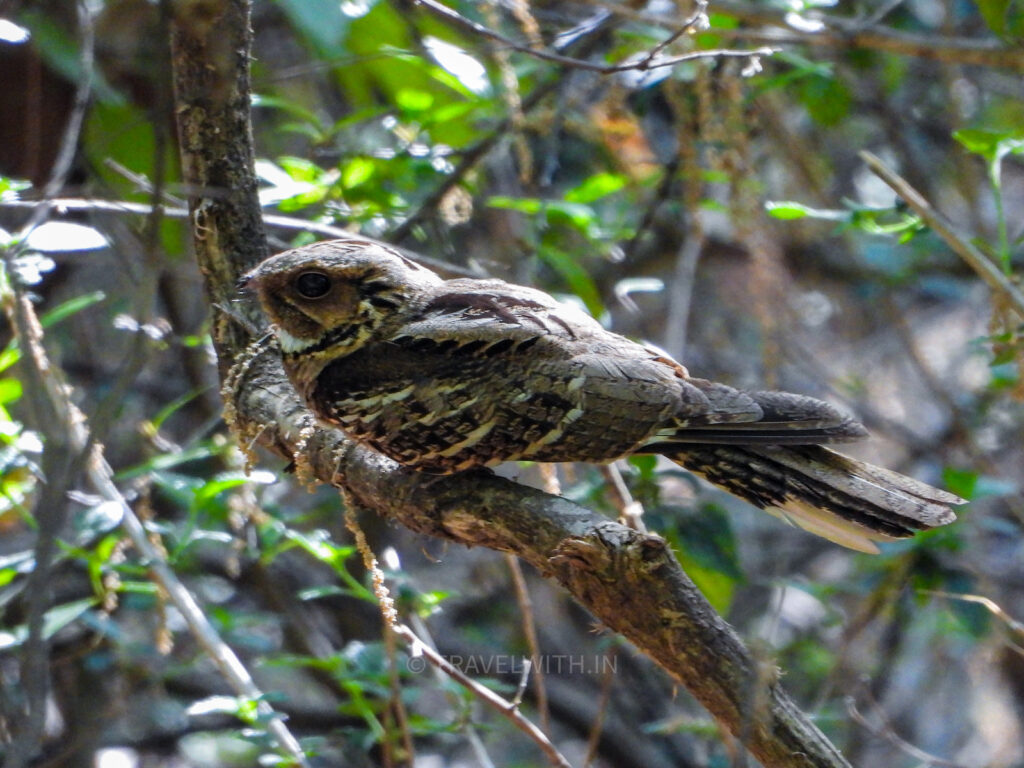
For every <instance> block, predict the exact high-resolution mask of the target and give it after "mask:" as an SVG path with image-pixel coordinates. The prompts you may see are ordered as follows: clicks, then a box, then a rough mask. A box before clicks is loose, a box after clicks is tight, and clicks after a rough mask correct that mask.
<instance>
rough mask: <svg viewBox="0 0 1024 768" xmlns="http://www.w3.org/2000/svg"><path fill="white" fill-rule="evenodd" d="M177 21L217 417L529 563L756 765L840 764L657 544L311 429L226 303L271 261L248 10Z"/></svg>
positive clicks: (547, 500) (413, 524) (411, 514)
mask: <svg viewBox="0 0 1024 768" xmlns="http://www.w3.org/2000/svg"><path fill="white" fill-rule="evenodd" d="M173 26H174V29H173V57H174V76H175V90H176V97H175V98H176V105H175V106H176V113H177V116H178V129H179V134H180V142H181V152H182V165H183V168H184V175H185V180H186V182H187V183H188V184H189V186H190V188H191V189H192V190H193V196H192V197H191V198H190V201H189V205H190V211H191V215H192V228H193V237H194V247H195V251H196V258H197V259H198V262H199V266H200V268H201V270H202V273H203V275H204V277H205V279H206V289H207V293H208V296H209V298H210V301H211V305H212V307H213V312H214V313H215V324H214V341H215V345H216V348H217V354H218V360H219V367H220V370H221V373H222V376H223V377H225V378H226V379H227V386H226V387H225V397H226V400H227V402H226V409H227V410H226V413H227V414H228V415H229V417H230V418H232V419H234V421H235V424H236V426H237V427H238V429H239V431H240V433H241V435H242V440H243V444H245V443H248V442H249V441H253V440H255V441H258V442H259V443H260V444H262V445H263V446H265V447H266V448H268V449H270V450H271V451H273V452H274V453H276V454H278V455H279V456H282V457H284V458H286V459H288V460H289V461H294V462H295V463H296V465H297V466H298V467H299V468H300V470H301V471H302V473H308V474H309V475H310V477H311V478H312V479H315V480H316V481H318V482H323V483H331V484H334V485H338V486H343V487H344V488H346V489H347V490H348V492H349V493H351V494H352V496H353V497H354V499H355V500H357V501H358V502H359V503H360V504H363V505H365V506H366V507H368V508H370V509H373V510H376V511H377V512H378V513H380V514H383V515H387V516H389V517H390V518H392V519H394V520H397V521H399V522H401V523H403V524H404V525H406V526H407V527H409V528H411V529H413V530H415V531H419V532H422V533H426V534H429V535H431V536H437V537H441V538H445V539H448V540H451V541H455V542H459V543H462V544H465V545H467V546H486V547H489V548H492V549H497V550H502V551H506V552H512V553H514V554H516V555H518V556H519V557H521V558H522V559H524V560H526V561H527V562H529V563H531V564H532V565H533V566H534V567H535V568H537V569H538V570H539V571H540V572H541V573H542V574H544V575H545V576H547V577H549V578H553V579H555V580H557V581H558V582H559V583H560V584H562V585H563V586H564V587H565V588H566V589H567V590H568V591H569V592H570V593H571V594H572V595H573V596H574V597H575V598H576V600H578V601H579V602H580V603H581V604H582V605H583V606H585V607H586V608H587V609H588V610H589V611H590V612H591V613H593V615H594V616H596V617H598V618H599V619H600V620H601V621H602V622H604V623H605V624H606V625H607V626H608V627H610V628H611V629H613V630H615V631H617V632H620V633H621V634H622V635H623V636H625V637H626V638H627V639H629V640H630V641H631V642H632V643H633V644H634V645H635V646H636V647H637V648H639V649H640V650H641V651H643V652H644V653H646V654H647V655H648V656H650V657H651V658H652V659H654V660H655V661H656V662H657V663H658V664H659V665H661V666H662V667H663V668H664V669H665V671H666V672H668V673H669V674H670V675H671V676H672V677H673V678H674V679H676V680H678V681H679V682H680V683H681V684H682V685H683V686H685V687H686V689H687V690H688V691H689V692H690V693H691V694H692V695H693V696H694V697H695V698H696V699H697V700H698V701H700V702H701V704H703V705H704V706H705V707H706V708H707V710H708V711H709V712H710V713H711V714H712V715H713V716H714V717H715V718H716V720H717V721H718V722H719V723H720V724H721V726H722V727H723V728H724V729H726V730H728V731H729V732H730V733H732V734H733V735H734V736H735V737H736V738H737V739H739V740H741V741H742V742H743V743H744V744H745V745H746V747H747V748H748V749H749V750H750V752H751V753H752V754H753V755H754V756H755V757H756V758H757V759H758V760H760V761H761V763H762V764H764V765H765V766H772V767H773V768H774V767H775V766H778V767H779V768H790V767H793V768H796V767H797V766H799V767H800V768H807V767H809V766H814V767H816V768H839V767H840V766H848V763H847V762H846V761H845V760H844V758H843V757H842V755H841V754H840V753H839V752H838V750H836V748H835V747H834V746H833V745H832V744H831V743H830V742H829V741H828V739H826V738H825V736H824V735H823V734H822V733H821V732H820V731H819V730H818V729H817V728H816V727H815V726H814V724H813V723H811V722H810V720H809V719H808V718H807V717H806V716H805V715H804V714H803V713H802V712H801V711H800V710H799V709H798V708H797V707H796V705H795V704H794V703H793V702H792V700H791V699H790V698H789V696H788V695H787V694H786V693H785V691H784V690H783V689H782V687H781V686H780V684H779V683H778V680H777V679H776V675H775V671H774V670H770V671H768V672H765V671H764V670H763V669H760V668H759V666H758V664H757V663H756V662H755V661H754V660H753V659H752V657H751V655H750V654H749V652H748V651H747V650H746V649H745V648H744V646H743V644H742V642H741V640H740V639H739V637H738V636H737V635H736V633H735V632H734V631H733V630H732V629H731V628H730V627H729V626H728V625H727V624H726V623H725V621H724V620H723V619H722V618H721V617H719V616H718V615H717V614H716V613H715V612H714V610H713V609H712V608H711V606H710V605H709V604H708V602H707V601H706V600H705V599H704V597H703V596H702V595H701V593H700V592H699V590H698V589H697V588H696V587H695V586H694V584H693V582H692V581H690V579H689V578H688V577H687V576H686V574H685V573H684V572H683V571H682V569H681V568H680V567H679V564H678V563H677V562H676V560H675V558H674V557H673V556H672V554H671V552H670V551H669V549H668V547H667V546H666V544H665V542H664V541H663V540H662V539H661V538H659V537H657V536H651V535H646V534H641V533H638V532H636V531H633V530H631V529H629V528H627V527H625V526H622V525H619V524H618V523H615V522H613V521H610V520H608V519H607V518H605V517H603V516H601V515H598V514H596V513H593V512H591V511H589V510H587V509H584V508H582V507H580V506H578V505H576V504H573V503H571V502H569V501H567V500H565V499H561V498H558V497H555V496H551V495H548V494H545V493H542V492H540V491H536V490H532V489H529V488H525V487H522V486H519V485H516V484H515V483H512V482H509V481H506V480H502V479H500V478H497V477H493V476H489V475H483V474H473V475H464V476H455V477H448V478H444V479H441V480H438V479H436V478H429V481H427V482H425V480H427V478H424V477H423V476H421V475H418V474H416V473H415V472H411V471H408V470H405V469H403V468H401V467H399V466H398V465H397V464H395V463H394V462H391V461H389V460H388V459H385V458H383V457H382V456H379V455H377V454H375V453H373V452H371V451H368V450H366V449H363V448H361V447H360V446H358V445H355V444H354V443H352V442H351V441H349V440H347V439H346V438H345V437H344V436H343V435H342V434H341V433H339V432H333V431H330V430H324V429H322V428H319V427H316V426H315V425H314V422H313V420H312V418H311V416H310V414H309V413H308V412H307V411H306V410H305V408H304V407H303V406H302V404H301V403H300V402H299V400H298V398H297V396H296V395H295V393H294V391H293V390H292V388H291V386H290V385H289V384H288V381H287V379H286V378H285V376H284V373H283V371H282V369H281V365H280V361H279V359H278V358H277V356H276V354H275V353H273V352H272V351H270V350H268V349H266V348H259V347H256V348H251V347H250V348H249V351H247V346H248V345H249V344H250V342H251V340H252V337H251V335H250V334H249V332H248V331H247V330H246V329H245V327H243V324H240V323H238V322H236V321H235V320H233V318H232V315H233V314H235V312H234V311H232V312H225V311H224V308H226V307H229V306H230V307H237V306H238V305H237V304H236V303H235V302H234V299H235V298H236V296H235V289H234V285H235V280H236V278H237V276H238V275H239V274H241V273H242V272H243V271H244V270H245V269H247V268H248V267H250V266H252V265H253V264H254V263H256V262H257V261H259V260H260V259H261V258H263V257H264V256H265V255H266V240H265V236H264V234H263V229H262V223H261V220H260V208H259V202H258V199H257V195H256V180H255V176H254V171H253V146H252V136H251V129H250V124H249V95H250V94H249V79H248V78H249V75H248V64H249V49H250V44H251V33H250V29H249V3H248V2H247V0H190V1H187V2H182V3H177V4H175V20H174V25H173ZM241 311H244V308H243V310H241ZM256 322H259V321H256ZM254 349H255V351H253V350H254ZM232 366H234V370H233V371H231V369H232ZM229 371H230V373H229Z"/></svg>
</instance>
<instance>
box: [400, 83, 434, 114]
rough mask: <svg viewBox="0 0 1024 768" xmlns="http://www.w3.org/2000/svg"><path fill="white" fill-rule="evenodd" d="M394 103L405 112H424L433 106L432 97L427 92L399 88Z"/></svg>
mask: <svg viewBox="0 0 1024 768" xmlns="http://www.w3.org/2000/svg"><path fill="white" fill-rule="evenodd" d="M395 103H396V104H397V105H398V106H399V108H401V109H403V110H405V111H406V112H426V111H427V110H428V109H430V108H431V107H432V106H433V105H434V95H433V94H432V93H430V92H429V91H420V90H417V89H414V88H400V89H399V90H398V92H397V93H396V94H395Z"/></svg>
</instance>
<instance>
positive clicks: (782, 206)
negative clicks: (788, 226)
mask: <svg viewBox="0 0 1024 768" xmlns="http://www.w3.org/2000/svg"><path fill="white" fill-rule="evenodd" d="M764 208H765V211H767V212H768V215H769V216H771V217H772V218H773V219H782V220H783V221H788V220H792V219H803V218H808V219H821V220H823V221H849V220H850V212H849V211H838V210H830V209H826V208H811V207H810V206H807V205H804V204H803V203H797V202H794V201H792V200H769V201H768V202H766V203H765V204H764Z"/></svg>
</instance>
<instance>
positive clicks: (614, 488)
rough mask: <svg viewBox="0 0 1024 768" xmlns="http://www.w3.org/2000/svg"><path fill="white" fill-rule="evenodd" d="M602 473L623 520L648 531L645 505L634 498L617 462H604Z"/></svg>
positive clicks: (634, 528)
mask: <svg viewBox="0 0 1024 768" xmlns="http://www.w3.org/2000/svg"><path fill="white" fill-rule="evenodd" d="M601 474H602V475H604V479H605V482H606V483H608V487H609V488H610V489H611V492H612V501H613V502H614V503H615V508H616V509H618V510H619V517H620V518H621V520H622V521H623V522H624V523H625V524H626V525H628V526H629V527H630V528H632V529H633V530H634V531H639V532H640V533H647V526H645V525H644V505H643V504H641V503H640V502H639V501H637V500H636V499H634V498H633V494H631V493H630V492H629V488H628V487H627V486H626V481H625V480H623V479H622V473H621V472H620V471H619V468H618V467H617V466H615V464H602V465H601Z"/></svg>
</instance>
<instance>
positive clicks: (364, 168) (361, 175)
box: [341, 157, 377, 189]
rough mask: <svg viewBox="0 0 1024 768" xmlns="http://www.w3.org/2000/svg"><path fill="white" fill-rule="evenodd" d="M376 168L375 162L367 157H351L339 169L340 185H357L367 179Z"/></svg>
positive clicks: (348, 186) (349, 186) (347, 186)
mask: <svg viewBox="0 0 1024 768" xmlns="http://www.w3.org/2000/svg"><path fill="white" fill-rule="evenodd" d="M376 170H377V166H376V164H375V163H374V162H373V160H372V159H370V158H368V157H353V158H352V159H351V160H349V161H348V162H347V163H345V165H344V167H343V168H342V169H341V186H342V187H344V188H345V189H352V188H353V187H358V186H359V185H360V184H362V183H364V182H366V181H369V180H370V179H371V178H372V177H373V174H374V172H375V171H376Z"/></svg>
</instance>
